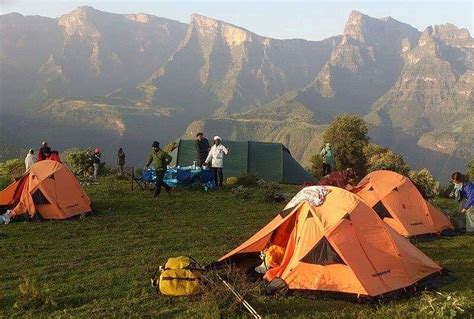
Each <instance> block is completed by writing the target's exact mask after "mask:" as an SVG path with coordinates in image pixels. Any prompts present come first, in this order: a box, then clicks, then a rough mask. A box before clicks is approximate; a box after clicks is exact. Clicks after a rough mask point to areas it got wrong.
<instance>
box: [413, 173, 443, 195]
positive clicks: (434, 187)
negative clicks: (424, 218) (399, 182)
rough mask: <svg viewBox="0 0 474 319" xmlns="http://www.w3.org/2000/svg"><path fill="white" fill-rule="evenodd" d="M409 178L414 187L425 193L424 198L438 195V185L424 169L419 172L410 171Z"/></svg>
mask: <svg viewBox="0 0 474 319" xmlns="http://www.w3.org/2000/svg"><path fill="white" fill-rule="evenodd" d="M409 177H410V179H411V181H412V182H413V183H414V184H415V185H416V186H418V187H420V188H422V189H423V190H424V191H425V193H426V196H428V197H435V196H437V195H438V194H439V183H438V182H437V181H436V180H435V179H434V177H433V175H431V173H430V171H429V170H427V169H426V168H423V169H420V170H419V171H411V172H410V174H409Z"/></svg>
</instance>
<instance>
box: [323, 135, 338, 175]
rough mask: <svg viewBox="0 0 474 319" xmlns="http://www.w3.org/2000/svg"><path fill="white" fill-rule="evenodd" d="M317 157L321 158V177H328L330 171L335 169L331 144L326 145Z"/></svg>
mask: <svg viewBox="0 0 474 319" xmlns="http://www.w3.org/2000/svg"><path fill="white" fill-rule="evenodd" d="M319 155H321V156H322V157H323V176H326V175H329V174H330V173H331V171H332V170H334V169H336V159H335V158H334V151H333V150H332V146H331V144H330V143H326V146H325V147H324V148H323V149H322V151H321V153H320V154H319Z"/></svg>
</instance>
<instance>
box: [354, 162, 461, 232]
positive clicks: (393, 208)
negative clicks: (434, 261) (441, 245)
mask: <svg viewBox="0 0 474 319" xmlns="http://www.w3.org/2000/svg"><path fill="white" fill-rule="evenodd" d="M355 189H356V190H357V195H359V196H360V197H362V198H363V199H364V201H365V202H366V203H367V204H368V205H369V206H370V207H372V208H373V209H374V210H375V212H376V213H377V214H378V215H379V216H380V218H382V220H383V221H384V222H386V223H387V224H388V225H390V227H392V228H393V229H395V230H396V231H397V232H398V233H400V234H402V235H403V236H405V237H410V236H417V235H424V234H437V233H441V232H442V231H444V230H448V229H454V227H453V225H452V224H451V222H450V220H449V218H448V217H447V216H446V215H445V214H444V213H443V212H441V211H440V210H439V209H437V208H436V207H434V206H433V205H432V204H431V203H430V202H428V201H427V200H425V199H424V198H423V196H421V194H420V192H419V191H418V189H417V188H416V186H415V185H414V184H413V183H412V182H411V181H410V179H409V178H407V177H405V176H403V175H400V174H398V173H395V172H392V171H384V170H380V171H375V172H372V173H369V174H368V175H367V176H366V177H364V178H363V179H362V180H361V181H360V183H359V184H358V185H357V187H356V188H355Z"/></svg>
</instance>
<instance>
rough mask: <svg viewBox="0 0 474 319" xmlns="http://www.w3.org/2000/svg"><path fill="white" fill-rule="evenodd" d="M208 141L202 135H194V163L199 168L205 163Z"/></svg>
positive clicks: (208, 148) (208, 147)
mask: <svg viewBox="0 0 474 319" xmlns="http://www.w3.org/2000/svg"><path fill="white" fill-rule="evenodd" d="M210 148H211V147H210V146H209V141H208V140H207V138H205V137H204V134H202V133H197V135H196V162H197V166H199V167H201V166H203V165H204V162H205V161H206V158H207V155H209V150H210Z"/></svg>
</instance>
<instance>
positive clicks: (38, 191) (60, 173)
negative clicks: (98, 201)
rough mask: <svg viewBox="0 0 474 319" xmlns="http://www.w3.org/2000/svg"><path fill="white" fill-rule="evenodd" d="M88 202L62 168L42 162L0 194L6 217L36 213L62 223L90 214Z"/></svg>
mask: <svg viewBox="0 0 474 319" xmlns="http://www.w3.org/2000/svg"><path fill="white" fill-rule="evenodd" d="M90 205H91V201H90V199H89V197H88V196H87V194H86V193H85V192H84V190H83V189H82V187H81V185H80V184H79V182H78V181H77V179H76V177H75V176H74V174H73V173H72V172H71V171H70V170H69V169H68V168H67V167H66V166H65V165H63V164H61V163H59V162H56V161H51V160H43V161H40V162H37V163H36V164H33V165H32V166H31V168H30V170H29V171H28V173H26V174H25V175H23V176H22V177H21V178H20V179H19V180H18V181H16V182H14V183H12V184H11V185H9V186H8V187H7V188H5V189H4V190H2V191H1V192H0V207H2V208H6V209H11V212H10V216H11V217H12V218H14V217H15V216H18V215H21V214H24V213H27V214H29V215H30V216H33V215H34V214H35V213H39V214H40V215H41V217H42V218H44V219H66V218H69V217H73V216H76V215H79V214H82V213H88V212H90V211H91V206H90Z"/></svg>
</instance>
